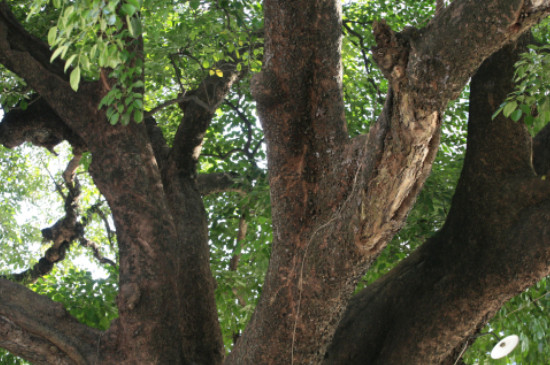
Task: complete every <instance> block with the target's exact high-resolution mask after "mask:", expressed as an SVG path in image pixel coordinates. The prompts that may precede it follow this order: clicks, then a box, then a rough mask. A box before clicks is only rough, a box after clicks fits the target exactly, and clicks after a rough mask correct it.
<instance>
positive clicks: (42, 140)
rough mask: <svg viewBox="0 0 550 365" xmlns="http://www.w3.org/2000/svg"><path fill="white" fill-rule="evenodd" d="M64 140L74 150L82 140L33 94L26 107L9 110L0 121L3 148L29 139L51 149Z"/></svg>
mask: <svg viewBox="0 0 550 365" xmlns="http://www.w3.org/2000/svg"><path fill="white" fill-rule="evenodd" d="M64 140H67V141H68V142H69V143H70V144H71V145H72V146H73V148H74V149H75V150H82V149H83V148H84V142H83V141H82V140H81V139H80V138H79V137H78V136H76V135H75V134H74V133H73V132H72V131H71V130H70V129H69V128H68V127H67V125H66V124H65V123H63V121H62V120H61V118H59V116H58V115H57V114H56V113H55V111H54V110H53V109H52V108H51V107H50V106H49V105H48V103H46V101H45V100H44V99H43V98H40V97H36V98H35V99H34V100H33V101H31V102H30V103H29V106H28V107H27V109H25V110H22V109H19V108H16V109H12V110H11V111H9V112H8V113H6V114H5V115H4V117H3V118H2V122H1V123H0V143H2V144H3V145H4V146H5V147H7V148H13V147H16V146H19V145H20V144H22V143H23V142H31V143H32V144H34V145H36V146H40V147H45V148H47V149H48V150H50V151H52V150H53V147H55V146H56V145H57V144H59V143H61V142H62V141H64Z"/></svg>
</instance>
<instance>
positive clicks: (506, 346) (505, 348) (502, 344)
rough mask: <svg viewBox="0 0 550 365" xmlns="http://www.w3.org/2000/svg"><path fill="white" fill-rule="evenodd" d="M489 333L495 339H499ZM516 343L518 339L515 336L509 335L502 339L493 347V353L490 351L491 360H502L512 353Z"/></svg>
mask: <svg viewBox="0 0 550 365" xmlns="http://www.w3.org/2000/svg"><path fill="white" fill-rule="evenodd" d="M490 333H491V334H493V335H494V336H495V337H497V338H499V337H498V336H497V335H496V334H494V333H493V332H490ZM518 343H519V337H518V336H517V335H510V336H507V337H504V338H503V339H502V340H500V341H499V342H498V343H497V344H496V345H495V347H493V351H491V358H492V359H495V360H496V359H502V358H503V357H504V356H506V355H508V354H509V353H510V352H512V351H514V349H515V348H516V346H517V345H518Z"/></svg>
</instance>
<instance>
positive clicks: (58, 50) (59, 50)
mask: <svg viewBox="0 0 550 365" xmlns="http://www.w3.org/2000/svg"><path fill="white" fill-rule="evenodd" d="M68 48H69V47H67V46H66V45H63V46H60V47H57V48H56V50H55V51H53V54H52V56H51V57H50V62H53V61H54V60H55V59H56V58H57V57H59V56H60V55H61V53H63V52H66V51H67V49H68Z"/></svg>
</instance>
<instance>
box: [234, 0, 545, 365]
mask: <svg viewBox="0 0 550 365" xmlns="http://www.w3.org/2000/svg"><path fill="white" fill-rule="evenodd" d="M338 4H339V2H338V1H314V0H312V1H296V2H291V3H281V2H277V1H273V2H272V1H265V7H264V9H265V24H266V29H265V31H266V35H265V38H266V41H265V54H264V69H263V71H262V72H261V73H260V74H259V75H257V76H256V77H255V78H254V79H253V83H252V92H253V96H254V97H255V98H256V100H257V103H258V112H259V115H260V117H261V120H262V125H263V127H264V131H265V135H266V143H267V146H268V161H269V169H270V186H271V201H272V207H273V208H272V209H273V230H274V242H273V254H272V258H271V262H270V266H269V269H268V273H267V277H266V281H265V286H264V290H263V292H262V296H261V298H260V301H259V304H258V307H257V309H256V311H255V313H254V316H253V318H252V320H251V323H250V324H249V326H248V328H247V330H246V331H245V332H244V334H243V336H242V337H241V339H240V340H239V342H238V343H237V345H236V348H235V349H234V351H233V352H232V353H231V354H230V356H229V358H228V361H227V362H228V363H231V364H233V363H234V364H252V363H280V364H288V363H317V362H320V361H321V359H322V357H323V355H324V353H325V351H326V347H327V346H328V343H329V342H330V340H331V338H332V336H333V333H334V330H335V328H336V325H337V323H338V321H339V319H340V314H341V312H342V310H343V309H344V308H345V306H346V303H347V301H348V299H349V296H350V295H351V293H352V291H353V288H354V285H355V283H356V281H357V279H358V278H359V277H360V276H361V275H362V274H363V273H364V272H365V270H366V269H367V268H368V266H369V264H370V263H371V262H372V260H373V259H374V258H375V257H376V256H377V255H378V253H380V251H381V250H382V249H383V248H384V247H385V245H386V244H387V242H388V241H389V239H390V238H391V237H392V236H393V235H394V234H395V233H396V232H397V231H398V230H399V228H400V227H401V226H402V224H403V221H404V219H405V217H406V214H407V213H408V211H409V209H410V208H411V206H412V204H413V202H414V199H415V197H416V195H417V193H418V192H419V190H420V188H421V187H422V184H423V182H424V181H425V179H426V177H427V176H428V174H429V171H430V168H431V164H432V161H433V158H434V156H435V152H436V150H437V146H438V142H439V123H440V115H441V113H442V112H443V110H444V108H445V106H446V104H447V102H448V101H449V100H450V99H451V98H453V97H455V96H456V95H457V93H458V92H460V90H462V88H463V86H464V84H465V83H466V82H467V81H468V78H469V77H470V76H471V75H472V74H473V72H474V71H475V70H476V69H477V67H479V65H480V64H481V62H482V61H483V60H484V59H485V58H486V57H488V56H489V55H490V54H492V53H493V52H494V51H496V50H498V49H499V48H500V47H502V46H503V45H504V44H505V43H507V42H508V41H509V40H510V39H512V38H515V37H517V36H519V34H521V32H522V31H523V30H524V29H525V27H528V26H529V24H530V23H529V22H532V21H536V18H537V16H539V15H537V16H535V15H533V16H532V17H531V18H527V22H525V23H521V24H520V23H519V21H518V18H519V14H520V12H521V11H522V9H523V7H524V6H526V4H524V3H523V2H522V1H487V2H484V3H483V6H482V7H481V6H480V4H479V2H476V1H454V2H453V3H452V4H451V5H450V6H449V7H447V8H445V9H443V10H442V11H441V12H440V14H439V15H438V16H437V17H435V18H434V19H433V21H432V22H431V23H430V24H429V25H428V26H427V27H426V28H424V29H422V30H420V31H417V30H407V31H405V32H403V33H400V34H396V33H394V32H393V31H392V30H391V29H389V27H388V26H386V25H385V23H383V22H381V23H378V24H375V27H374V32H375V37H376V40H377V43H378V45H377V47H376V48H375V49H374V54H375V59H376V60H377V62H378V64H379V66H380V68H381V69H382V71H383V72H384V74H385V76H386V77H387V78H388V79H389V81H390V84H391V91H390V93H389V95H388V98H387V101H386V105H385V108H384V111H383V112H382V115H381V116H380V118H379V120H378V122H377V123H376V124H375V125H374V126H373V127H372V128H371V131H370V132H369V136H368V137H367V138H365V137H364V136H361V137H359V138H357V139H355V140H352V141H346V138H345V128H344V123H343V121H342V118H343V117H342V99H341V94H340V90H341V85H340V82H341V79H340V72H341V70H340V57H339V51H338V50H339V41H340V38H339V37H340V34H341V32H340V27H341V24H340V17H339V12H338V10H337V9H338V6H339V5H338ZM319 95H322V97H319ZM327 303H330V304H327ZM430 323H431V322H430ZM418 363H422V361H420V362H418Z"/></svg>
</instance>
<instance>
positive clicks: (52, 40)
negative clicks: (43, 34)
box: [48, 26, 57, 46]
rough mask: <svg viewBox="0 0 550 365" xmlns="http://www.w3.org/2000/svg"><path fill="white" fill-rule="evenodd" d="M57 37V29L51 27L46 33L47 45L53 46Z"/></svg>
mask: <svg viewBox="0 0 550 365" xmlns="http://www.w3.org/2000/svg"><path fill="white" fill-rule="evenodd" d="M56 37H57V27H56V26H54V27H51V28H50V30H49V31H48V44H49V45H50V46H53V45H54V44H55V39H56Z"/></svg>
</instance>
